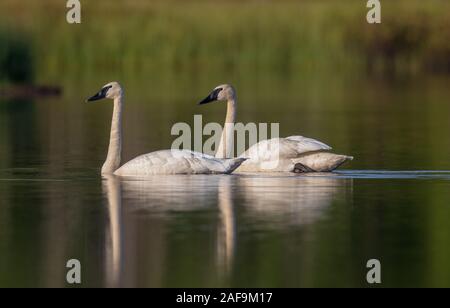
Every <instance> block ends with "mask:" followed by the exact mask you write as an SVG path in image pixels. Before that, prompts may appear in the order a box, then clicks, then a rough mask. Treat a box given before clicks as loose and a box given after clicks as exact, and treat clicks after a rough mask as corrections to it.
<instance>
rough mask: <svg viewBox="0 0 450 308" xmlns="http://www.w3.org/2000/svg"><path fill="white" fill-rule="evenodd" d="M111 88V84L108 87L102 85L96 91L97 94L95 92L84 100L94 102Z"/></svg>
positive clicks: (104, 95)
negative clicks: (101, 87) (98, 90)
mask: <svg viewBox="0 0 450 308" xmlns="http://www.w3.org/2000/svg"><path fill="white" fill-rule="evenodd" d="M109 89H111V86H109V87H104V88H103V89H101V90H100V92H98V93H97V94H95V95H94V96H91V97H90V98H88V99H87V100H86V102H95V101H99V100H101V99H104V98H106V94H107V93H108V90H109Z"/></svg>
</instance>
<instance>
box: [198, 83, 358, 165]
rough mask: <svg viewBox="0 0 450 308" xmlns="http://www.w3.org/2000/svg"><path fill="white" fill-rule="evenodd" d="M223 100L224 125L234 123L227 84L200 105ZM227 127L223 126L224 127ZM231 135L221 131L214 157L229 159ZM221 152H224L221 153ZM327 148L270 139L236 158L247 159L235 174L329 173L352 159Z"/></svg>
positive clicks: (316, 143) (231, 91)
mask: <svg viewBox="0 0 450 308" xmlns="http://www.w3.org/2000/svg"><path fill="white" fill-rule="evenodd" d="M214 100H218V101H227V116H226V119H225V125H228V127H229V124H234V123H235V121H236V106H237V100H236V91H235V89H234V88H233V87H232V86H230V85H226V84H225V85H221V86H218V87H216V88H215V89H214V91H213V92H212V93H211V94H210V96H209V97H208V98H207V99H205V100H204V101H202V102H201V104H204V103H208V102H211V101H214ZM226 127H227V126H226ZM233 138H234V134H233V132H232V131H231V132H230V130H229V129H225V130H224V132H223V133H222V137H221V139H220V144H219V147H218V148H219V151H217V153H216V157H220V158H223V157H229V155H230V152H231V151H230V150H232V146H231V145H232V144H233ZM222 149H226V151H224V152H222V151H221V150H222ZM330 150H331V147H330V146H328V145H326V144H325V143H323V142H320V141H318V140H315V139H311V138H306V137H303V136H291V137H287V138H274V139H270V140H264V141H260V142H259V143H257V144H255V145H253V146H251V147H250V148H249V149H248V150H247V151H245V152H244V153H243V154H241V155H240V157H243V158H247V160H246V161H244V162H243V163H242V165H241V166H240V167H239V168H237V169H236V171H237V172H314V171H316V172H329V171H333V170H335V169H336V168H338V167H339V166H340V165H342V164H343V163H345V162H346V161H348V160H352V159H353V157H350V156H346V155H336V154H333V153H328V151H330Z"/></svg>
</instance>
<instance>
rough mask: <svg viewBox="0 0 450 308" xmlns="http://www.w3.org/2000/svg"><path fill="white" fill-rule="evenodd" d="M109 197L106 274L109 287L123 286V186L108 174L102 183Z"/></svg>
mask: <svg viewBox="0 0 450 308" xmlns="http://www.w3.org/2000/svg"><path fill="white" fill-rule="evenodd" d="M102 188H103V193H104V195H105V196H106V198H107V201H108V202H107V204H108V218H109V219H108V222H109V224H108V225H107V229H106V230H105V233H106V237H105V242H106V244H105V275H106V285H107V286H108V287H114V288H115V287H121V286H122V270H123V224H122V187H121V183H120V180H119V179H118V178H117V177H115V176H112V175H111V176H107V177H105V178H104V180H103V183H102Z"/></svg>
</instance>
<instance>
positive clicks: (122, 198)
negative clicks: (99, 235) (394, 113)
mask: <svg viewBox="0 0 450 308" xmlns="http://www.w3.org/2000/svg"><path fill="white" fill-rule="evenodd" d="M351 187H352V183H351V180H350V179H344V178H340V177H337V176H334V175H333V176H323V175H322V176H301V177H299V176H290V175H286V176H281V175H278V176H270V175H264V176H261V175H240V176H237V175H234V176H201V175H198V176H158V177H150V178H145V179H125V180H124V179H120V178H117V177H115V176H111V177H107V178H105V179H104V181H103V189H104V191H105V196H106V198H107V203H108V213H109V215H108V216H109V224H108V228H107V233H108V235H107V236H106V248H105V252H106V260H105V265H106V267H107V268H106V280H107V285H108V286H111V287H120V286H123V285H124V284H125V283H124V278H123V276H124V275H125V274H124V273H125V272H126V275H125V276H127V278H129V277H132V278H131V281H135V279H134V276H135V275H137V274H139V273H141V272H142V271H141V269H140V268H138V266H139V267H141V266H151V267H152V268H154V269H155V272H157V273H159V274H160V275H159V276H161V277H163V276H164V275H161V271H164V270H165V269H167V268H166V267H165V265H167V264H166V263H167V262H169V261H167V256H168V255H171V253H173V252H171V251H169V249H175V250H176V252H177V253H184V254H192V251H185V250H183V249H187V248H178V247H175V248H174V247H170V245H169V244H168V243H169V242H170V236H171V231H173V230H172V228H174V225H173V224H169V223H167V221H171V220H172V219H173V218H174V217H180V216H183V217H184V216H185V215H186V214H187V213H188V212H196V211H199V212H200V213H207V215H208V216H209V215H210V213H214V212H216V214H214V215H217V217H218V220H212V222H210V223H209V224H211V223H212V224H213V226H214V229H215V230H216V231H215V233H216V234H217V237H216V238H217V239H216V240H214V241H215V242H216V243H215V244H214V246H215V247H216V249H215V250H216V252H215V253H213V254H209V255H210V258H211V259H210V260H204V262H211V261H213V263H214V264H217V271H218V274H219V278H220V279H226V278H225V277H228V276H229V274H230V273H231V270H232V268H233V265H234V261H235V256H236V254H237V253H238V249H237V248H238V242H239V239H238V233H237V230H248V228H250V226H251V225H252V224H258V227H259V228H272V227H273V226H274V225H275V226H277V227H288V226H292V225H305V224H312V223H314V222H316V221H318V220H319V219H321V218H322V217H324V216H325V215H326V212H327V209H328V208H329V207H330V206H331V205H332V204H333V200H335V199H336V198H340V197H339V196H343V197H346V196H347V195H348V192H351ZM154 214H156V215H154ZM161 214H162V217H161ZM124 215H125V216H127V217H128V218H124V217H123V216H124ZM177 215H178V216H177ZM195 215H196V214H195ZM130 216H131V217H132V218H133V217H134V218H136V217H138V218H139V221H140V222H144V223H145V225H144V227H145V229H144V230H149V228H150V226H149V225H150V224H152V225H154V224H155V222H156V223H158V225H157V226H154V228H153V229H152V230H157V232H154V231H150V232H151V234H143V233H142V230H141V229H138V227H137V226H136V225H135V223H134V220H133V223H126V224H125V225H126V227H124V224H123V221H127V222H128V221H129V220H130V219H129V218H130ZM149 216H150V217H149ZM236 216H239V221H241V224H239V225H238V224H237V223H236V221H237V217H236ZM241 218H242V219H241ZM161 221H162V223H161ZM216 221H217V223H215V222H216ZM175 226H176V225H175ZM189 227H190V228H191V227H203V226H196V225H189ZM150 229H151V228H150ZM124 231H125V232H124ZM124 233H126V234H127V237H126V239H127V241H126V242H125V240H124V236H123V234H124ZM147 233H148V232H147ZM172 234H173V233H172ZM201 246H203V247H206V248H207V247H209V246H208V243H204V244H201ZM136 248H140V249H147V250H146V251H145V252H146V253H149V257H147V258H144V260H140V259H138V258H139V254H138V253H136V252H135V251H134V250H133V249H136ZM124 252H126V253H124ZM124 254H126V255H127V262H124V260H123V259H124ZM214 259H215V260H214ZM142 262H144V263H142ZM147 263H152V264H147ZM153 263H155V264H153ZM124 267H126V268H127V271H124ZM135 272H136V273H135ZM147 275H148V274H147ZM155 276H158V275H156V274H152V278H149V277H147V276H146V280H148V279H152V283H154V284H155V285H160V284H161V281H158V280H157V278H155ZM129 280H130V279H129ZM154 280H156V281H154Z"/></svg>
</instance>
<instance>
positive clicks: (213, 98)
mask: <svg viewBox="0 0 450 308" xmlns="http://www.w3.org/2000/svg"><path fill="white" fill-rule="evenodd" d="M220 91H222V89H215V90H214V91H212V92H211V94H209V95H208V97H206V98H205V99H204V100H202V101H201V102H200V103H198V104H199V105H205V104H209V103H212V102H216V101H217V100H218V99H219V93H220Z"/></svg>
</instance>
